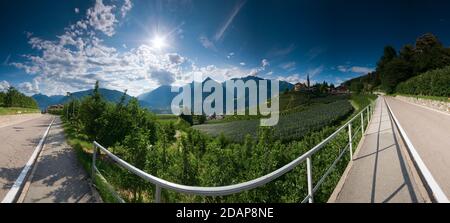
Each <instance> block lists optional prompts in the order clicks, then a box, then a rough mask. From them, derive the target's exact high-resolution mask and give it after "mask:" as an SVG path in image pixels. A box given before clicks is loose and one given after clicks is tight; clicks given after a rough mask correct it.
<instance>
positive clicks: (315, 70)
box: [306, 65, 324, 78]
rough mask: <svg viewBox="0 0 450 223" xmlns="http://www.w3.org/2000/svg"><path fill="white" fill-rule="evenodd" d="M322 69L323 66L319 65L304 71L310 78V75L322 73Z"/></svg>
mask: <svg viewBox="0 0 450 223" xmlns="http://www.w3.org/2000/svg"><path fill="white" fill-rule="evenodd" d="M323 69H324V67H323V65H321V66H319V67H316V68H312V69H308V70H307V71H306V73H307V74H309V77H310V78H312V77H314V76H316V75H318V74H320V73H322V71H323Z"/></svg>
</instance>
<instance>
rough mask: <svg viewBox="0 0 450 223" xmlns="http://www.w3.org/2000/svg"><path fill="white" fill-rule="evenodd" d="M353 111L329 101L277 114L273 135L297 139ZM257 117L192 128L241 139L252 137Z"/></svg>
mask: <svg viewBox="0 0 450 223" xmlns="http://www.w3.org/2000/svg"><path fill="white" fill-rule="evenodd" d="M352 111H353V107H352V105H351V104H350V102H349V101H347V100H338V101H335V102H331V103H324V104H320V103H316V104H314V105H311V106H309V107H308V108H305V109H304V110H301V111H299V112H293V113H288V114H286V115H282V116H280V120H279V122H278V125H276V126H274V136H275V138H278V139H280V140H282V141H289V140H294V139H300V138H301V137H303V136H304V135H305V134H307V133H309V132H311V131H315V130H319V129H321V128H323V127H324V126H327V125H332V124H334V123H336V122H338V121H339V120H342V119H343V118H344V117H346V116H347V115H348V114H350V113H351V112H352ZM259 125H260V120H258V119H253V120H244V121H234V122H225V123H217V124H204V125H196V126H194V127H193V128H194V129H197V130H200V131H202V132H206V133H207V134H209V135H212V136H218V135H221V134H223V135H224V136H226V137H227V138H229V139H232V140H233V141H237V142H242V141H243V140H244V139H245V137H246V136H247V135H251V136H253V137H255V136H256V135H257V132H258V129H259Z"/></svg>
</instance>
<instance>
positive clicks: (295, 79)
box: [276, 74, 306, 84]
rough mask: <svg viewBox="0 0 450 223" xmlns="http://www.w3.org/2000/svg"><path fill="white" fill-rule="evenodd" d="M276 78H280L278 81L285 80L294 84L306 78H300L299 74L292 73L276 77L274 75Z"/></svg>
mask: <svg viewBox="0 0 450 223" xmlns="http://www.w3.org/2000/svg"><path fill="white" fill-rule="evenodd" d="M276 79H277V80H280V81H286V82H289V83H291V84H295V83H298V82H301V83H303V82H306V80H305V79H304V78H302V77H301V76H300V74H292V75H289V76H278V77H276Z"/></svg>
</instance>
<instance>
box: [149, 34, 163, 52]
mask: <svg viewBox="0 0 450 223" xmlns="http://www.w3.org/2000/svg"><path fill="white" fill-rule="evenodd" d="M151 42H152V45H153V47H154V48H156V49H159V50H160V49H163V48H165V47H167V41H166V38H165V37H163V36H159V35H156V36H155V37H153V39H152V41H151Z"/></svg>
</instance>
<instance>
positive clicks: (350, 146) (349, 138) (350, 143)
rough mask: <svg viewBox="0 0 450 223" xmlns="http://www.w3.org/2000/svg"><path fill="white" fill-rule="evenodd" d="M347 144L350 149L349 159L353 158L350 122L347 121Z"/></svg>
mask: <svg viewBox="0 0 450 223" xmlns="http://www.w3.org/2000/svg"><path fill="white" fill-rule="evenodd" d="M348 145H349V149H350V161H352V160H353V142H352V123H351V122H350V123H348Z"/></svg>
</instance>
